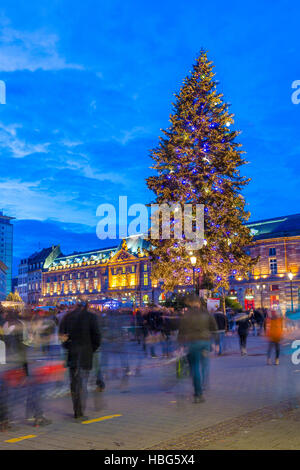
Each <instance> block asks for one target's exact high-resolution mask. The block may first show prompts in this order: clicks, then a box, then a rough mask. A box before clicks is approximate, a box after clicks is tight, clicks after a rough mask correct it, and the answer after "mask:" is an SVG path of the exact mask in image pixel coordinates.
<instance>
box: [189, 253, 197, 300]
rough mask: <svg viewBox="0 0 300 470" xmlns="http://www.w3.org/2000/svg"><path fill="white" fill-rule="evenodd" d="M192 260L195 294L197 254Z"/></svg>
mask: <svg viewBox="0 0 300 470" xmlns="http://www.w3.org/2000/svg"><path fill="white" fill-rule="evenodd" d="M190 261H191V264H192V266H193V291H194V294H195V293H196V289H195V266H196V263H197V258H196V256H191V257H190Z"/></svg>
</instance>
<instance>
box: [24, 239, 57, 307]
mask: <svg viewBox="0 0 300 470" xmlns="http://www.w3.org/2000/svg"><path fill="white" fill-rule="evenodd" d="M60 255H61V251H60V247H59V245H57V246H51V247H49V248H44V249H43V250H41V251H39V252H37V253H34V254H33V255H31V256H29V258H26V259H23V260H21V262H20V264H19V268H18V292H19V294H20V296H21V299H22V300H23V302H26V303H29V304H37V303H39V302H40V299H41V297H42V273H43V271H44V270H46V269H48V267H49V266H50V265H51V263H52V262H53V260H54V259H55V258H57V257H58V256H60Z"/></svg>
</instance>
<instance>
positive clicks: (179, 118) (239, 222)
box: [147, 51, 254, 291]
mask: <svg viewBox="0 0 300 470" xmlns="http://www.w3.org/2000/svg"><path fill="white" fill-rule="evenodd" d="M213 67H214V66H213V63H212V62H211V61H209V60H208V58H207V53H206V52H205V51H202V52H201V54H200V56H199V57H198V59H197V60H196V63H195V65H194V66H193V70H192V71H191V72H190V75H188V76H187V77H186V79H185V80H184V82H183V86H182V88H181V90H180V92H179V93H178V94H176V95H175V96H176V101H175V103H174V104H173V106H174V109H173V113H172V114H171V116H170V123H171V125H170V127H169V128H167V129H166V130H163V134H164V136H162V137H160V139H159V144H158V146H157V148H155V149H153V150H152V151H151V157H152V159H153V160H154V165H153V167H152V168H153V169H155V170H156V171H155V175H154V176H150V177H149V178H148V179H147V185H148V187H149V188H150V189H151V190H152V191H153V192H154V193H155V195H156V199H155V201H153V202H154V203H156V204H163V203H165V204H167V205H168V206H169V207H172V206H173V204H174V203H177V204H180V206H181V207H182V209H183V207H184V205H185V204H192V205H193V207H195V206H194V205H195V204H203V205H204V244H203V246H202V247H201V248H200V249H196V250H192V252H191V249H190V248H187V246H188V245H187V243H188V241H189V240H188V239H187V238H183V239H181V240H180V239H176V237H175V238H173V237H171V238H170V239H163V237H160V238H158V239H156V240H153V239H152V240H151V243H152V245H153V248H154V249H153V251H152V253H151V255H152V259H153V271H152V277H153V278H154V279H157V280H159V279H160V280H162V279H163V280H164V288H165V289H166V290H168V291H172V290H173V289H174V287H175V286H177V285H182V284H183V285H184V284H191V280H192V275H191V261H190V257H191V255H192V254H193V256H195V257H196V259H197V261H196V268H195V269H196V273H199V272H201V273H202V276H204V277H205V278H206V279H209V281H210V282H212V283H213V285H214V288H215V290H221V291H222V290H223V291H224V289H226V288H228V279H229V277H230V276H245V275H247V273H248V272H249V271H250V270H251V267H252V265H253V263H254V261H253V260H251V258H250V256H249V255H248V254H247V250H246V249H245V248H246V247H247V245H249V243H250V242H251V235H250V231H249V229H248V227H246V226H245V222H246V221H247V220H248V218H249V216H250V213H249V212H247V211H246V209H245V200H244V197H243V196H242V195H241V190H242V188H243V187H244V186H245V185H246V184H248V182H249V179H248V178H245V177H244V176H241V174H240V167H241V166H242V165H244V164H245V163H246V161H245V160H244V158H243V153H244V152H242V150H241V144H240V143H238V142H236V137H237V136H238V135H239V131H237V130H232V128H231V127H232V125H233V123H234V120H233V116H234V115H233V114H231V113H230V112H229V106H228V104H227V103H226V102H224V101H223V95H222V94H220V93H218V91H217V82H216V81H215V79H214V75H215V74H214V72H213ZM172 216H173V219H172V220H173V224H174V221H176V214H175V213H172ZM173 227H174V225H173ZM171 233H172V230H171ZM173 235H174V234H173Z"/></svg>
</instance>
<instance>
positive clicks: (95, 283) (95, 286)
mask: <svg viewBox="0 0 300 470" xmlns="http://www.w3.org/2000/svg"><path fill="white" fill-rule="evenodd" d="M97 287H98V279H94V289H97Z"/></svg>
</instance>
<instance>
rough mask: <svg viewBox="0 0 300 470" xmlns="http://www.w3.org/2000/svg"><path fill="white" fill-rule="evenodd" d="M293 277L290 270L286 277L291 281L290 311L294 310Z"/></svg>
mask: <svg viewBox="0 0 300 470" xmlns="http://www.w3.org/2000/svg"><path fill="white" fill-rule="evenodd" d="M293 277H294V274H293V273H292V272H289V273H288V278H289V280H290V281H291V307H292V313H293V312H294V304H293Z"/></svg>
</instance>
